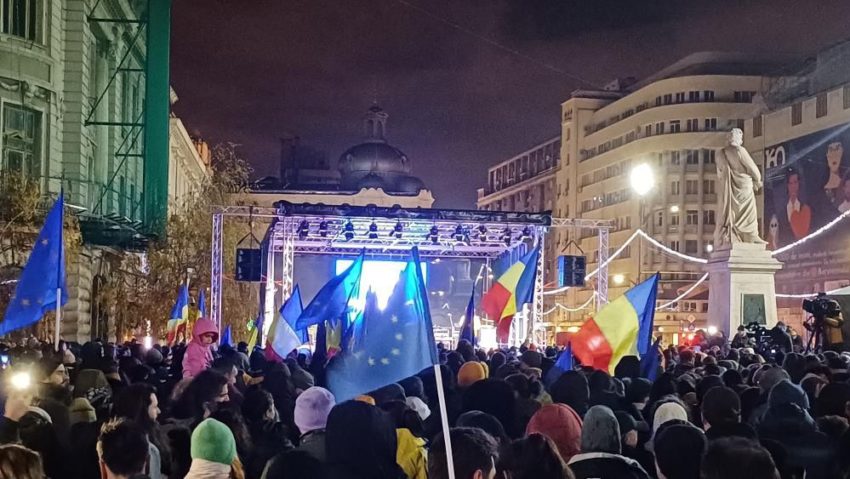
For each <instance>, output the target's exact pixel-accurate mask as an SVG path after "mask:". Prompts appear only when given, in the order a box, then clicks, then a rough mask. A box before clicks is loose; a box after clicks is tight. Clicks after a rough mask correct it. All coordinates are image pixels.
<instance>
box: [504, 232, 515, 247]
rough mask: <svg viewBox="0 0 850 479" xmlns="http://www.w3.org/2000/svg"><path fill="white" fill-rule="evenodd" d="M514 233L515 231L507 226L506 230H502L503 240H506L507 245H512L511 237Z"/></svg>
mask: <svg viewBox="0 0 850 479" xmlns="http://www.w3.org/2000/svg"><path fill="white" fill-rule="evenodd" d="M512 233H513V232H512V231H511V229H510V228H505V231H503V232H502V241H504V242H505V246H510V245H511V241H512V240H513V238H512V237H511V234H512Z"/></svg>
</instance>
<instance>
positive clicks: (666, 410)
mask: <svg viewBox="0 0 850 479" xmlns="http://www.w3.org/2000/svg"><path fill="white" fill-rule="evenodd" d="M672 419H680V420H682V421H687V420H688V413H687V412H686V411H685V408H683V407H682V405H681V404H679V403H677V402H672V401H671V402H666V403H664V404H662V405H660V406H658V409H656V410H655V415H654V416H653V419H652V433H653V435H654V434H655V432H656V431H658V428H659V427H661V425H662V424H664V423H665V422H667V421H670V420H672Z"/></svg>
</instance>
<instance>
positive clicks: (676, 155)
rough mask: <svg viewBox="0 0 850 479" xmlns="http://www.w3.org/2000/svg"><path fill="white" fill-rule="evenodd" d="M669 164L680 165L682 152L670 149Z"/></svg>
mask: <svg viewBox="0 0 850 479" xmlns="http://www.w3.org/2000/svg"><path fill="white" fill-rule="evenodd" d="M670 164H671V165H681V164H682V153H681V152H679V151H671V152H670Z"/></svg>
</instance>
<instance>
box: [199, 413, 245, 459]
mask: <svg viewBox="0 0 850 479" xmlns="http://www.w3.org/2000/svg"><path fill="white" fill-rule="evenodd" d="M191 455H192V459H204V460H207V461H210V462H217V463H219V464H227V465H230V464H231V463H233V459H234V458H235V457H236V440H235V439H233V433H231V432H230V429H228V427H227V426H225V425H224V423H221V422H219V421H216V420H215V419H204V422H202V423H200V424H198V427H196V428H195V430H194V431H193V432H192V448H191Z"/></svg>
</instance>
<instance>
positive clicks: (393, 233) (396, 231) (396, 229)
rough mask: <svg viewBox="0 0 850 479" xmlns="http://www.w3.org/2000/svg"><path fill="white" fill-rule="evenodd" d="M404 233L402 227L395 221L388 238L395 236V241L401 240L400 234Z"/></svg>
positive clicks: (399, 222)
mask: <svg viewBox="0 0 850 479" xmlns="http://www.w3.org/2000/svg"><path fill="white" fill-rule="evenodd" d="M403 231H404V226H403V225H402V224H401V221H397V222H396V224H395V226H393V230H392V231H391V232H390V236H395V237H396V239H401V233H402V232H403Z"/></svg>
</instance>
